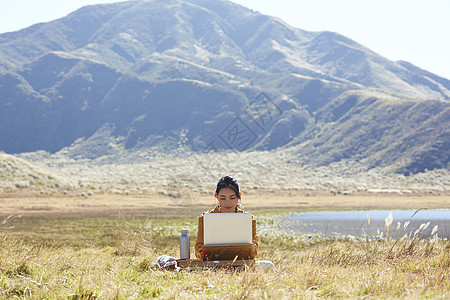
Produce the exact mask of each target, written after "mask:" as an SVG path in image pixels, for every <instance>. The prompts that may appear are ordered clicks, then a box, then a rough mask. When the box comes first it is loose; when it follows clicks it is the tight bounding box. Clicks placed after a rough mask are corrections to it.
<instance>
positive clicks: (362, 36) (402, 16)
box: [0, 0, 450, 79]
mask: <svg viewBox="0 0 450 300" xmlns="http://www.w3.org/2000/svg"><path fill="white" fill-rule="evenodd" d="M212 1H214V0H212ZM111 2H120V0H0V33H3V32H9V31H16V30H19V29H22V28H25V27H28V26H30V25H32V24H35V23H40V22H47V21H51V20H54V19H58V18H61V17H64V16H66V15H67V14H69V13H71V12H72V11H74V10H76V9H78V8H80V7H82V6H85V5H89V4H99V3H111ZM233 2H236V3H239V4H242V5H244V6H246V7H248V8H250V9H253V10H256V11H259V12H261V13H263V14H267V15H271V16H274V17H278V18H280V19H282V20H283V21H285V22H286V23H288V24H289V25H291V26H293V27H297V28H300V29H305V30H310V31H322V30H327V31H333V32H337V33H340V34H342V35H345V36H347V37H349V38H351V39H353V40H355V41H356V42H358V43H360V44H363V45H364V46H366V47H368V48H370V49H371V50H373V51H375V52H377V53H378V54H380V55H382V56H385V57H387V58H388V59H390V60H394V61H396V60H406V61H408V62H411V63H413V64H414V65H416V66H418V67H420V68H422V69H425V70H427V71H430V72H432V73H435V74H437V75H440V76H443V77H446V78H447V79H450V57H449V56H450V0H266V1H263V0H233Z"/></svg>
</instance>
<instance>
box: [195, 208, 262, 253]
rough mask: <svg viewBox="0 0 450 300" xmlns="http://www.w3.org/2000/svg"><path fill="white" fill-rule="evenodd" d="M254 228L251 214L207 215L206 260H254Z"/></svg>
mask: <svg viewBox="0 0 450 300" xmlns="http://www.w3.org/2000/svg"><path fill="white" fill-rule="evenodd" d="M252 228H253V227H252V214H251V213H220V214H219V213H205V214H204V215H203V244H204V246H203V255H204V259H206V260H235V259H253V258H254V254H252V253H253V251H252V250H253V244H252V237H253V234H252Z"/></svg>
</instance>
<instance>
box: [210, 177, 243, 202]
mask: <svg viewBox="0 0 450 300" xmlns="http://www.w3.org/2000/svg"><path fill="white" fill-rule="evenodd" d="M226 187H230V188H232V189H233V190H234V191H235V192H236V196H237V197H239V184H238V182H237V180H236V179H234V178H233V177H232V176H229V175H228V176H224V177H222V178H220V180H219V182H218V183H217V187H216V194H219V192H220V190H221V189H223V188H226Z"/></svg>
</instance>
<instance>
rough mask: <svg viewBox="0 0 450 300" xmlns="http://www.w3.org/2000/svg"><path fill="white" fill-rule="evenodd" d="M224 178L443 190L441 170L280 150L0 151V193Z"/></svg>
mask: <svg viewBox="0 0 450 300" xmlns="http://www.w3.org/2000/svg"><path fill="white" fill-rule="evenodd" d="M226 174H232V175H233V176H234V177H236V178H237V179H238V180H239V181H240V183H241V185H242V186H243V187H246V191H247V192H250V191H258V190H260V189H263V190H266V191H294V192H295V191H302V190H305V191H310V192H315V191H328V192H330V191H331V192H332V193H336V194H338V193H346V194H348V193H354V192H358V191H367V192H372V193H380V192H384V193H391V194H401V193H403V194H411V193H433V194H444V195H445V194H446V195H448V194H449V193H450V188H449V187H450V175H449V173H448V170H446V169H441V170H433V171H427V172H425V173H419V174H414V175H411V176H404V175H400V174H395V173H392V172H391V171H389V170H386V169H382V168H373V169H368V168H367V167H365V166H364V165H362V163H360V162H355V161H342V162H338V163H333V164H330V165H329V166H322V167H311V166H308V165H304V164H303V163H302V162H301V161H300V160H299V158H298V157H297V155H296V154H293V153H291V152H289V151H288V150H283V149H280V150H276V151H253V152H239V153H235V152H221V153H193V152H191V151H189V150H188V149H179V151H178V150H177V151H175V152H173V153H161V151H156V150H155V151H151V150H146V151H136V152H123V153H122V152H121V153H120V155H117V156H114V155H112V156H102V157H99V158H96V159H83V158H81V157H70V156H68V155H67V153H65V152H64V151H61V152H59V153H57V154H53V155H51V154H49V153H46V152H43V151H39V152H34V153H23V154H20V155H8V154H5V153H1V152H0V193H1V192H2V190H3V191H5V192H10V191H16V190H23V189H35V190H41V191H42V192H43V193H46V194H48V193H53V192H56V191H66V192H69V193H70V192H71V191H74V190H76V191H80V192H84V193H86V194H88V193H99V192H108V193H120V194H162V195H166V196H170V197H173V198H177V197H178V198H179V197H184V195H187V196H189V197H197V196H198V195H202V194H205V193H209V192H211V187H214V185H215V184H216V183H217V180H218V179H219V178H220V177H222V176H224V175H226Z"/></svg>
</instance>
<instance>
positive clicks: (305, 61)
mask: <svg viewBox="0 0 450 300" xmlns="http://www.w3.org/2000/svg"><path fill="white" fill-rule="evenodd" d="M0 91H1V94H2V96H1V98H0V108H1V110H0V149H2V150H4V151H6V152H8V153H20V152H29V151H36V150H46V151H49V152H52V153H54V152H58V151H61V149H64V148H66V147H70V145H72V144H73V143H74V142H75V141H77V140H79V139H80V138H81V139H82V140H83V141H85V142H87V141H92V140H90V139H89V138H90V137H92V136H95V135H99V134H101V133H102V134H108V135H111V138H113V139H114V140H120V141H121V143H123V145H124V147H125V149H132V148H134V147H140V145H149V146H151V145H152V143H153V142H155V141H160V139H159V138H158V137H161V136H165V137H167V138H171V139H174V140H177V139H178V138H179V135H180V134H181V132H186V133H185V139H186V140H187V141H186V145H187V146H189V147H191V148H192V149H194V150H196V151H201V150H204V149H208V145H210V144H211V143H213V144H214V147H213V148H214V150H219V149H234V150H239V151H243V150H271V149H277V148H279V147H297V148H298V149H297V150H293V152H292V153H295V155H300V156H302V155H303V156H304V160H305V161H306V162H309V163H315V164H318V165H321V164H327V163H330V162H333V161H339V160H342V159H349V158H354V157H353V156H354V155H362V156H363V158H364V159H366V160H371V159H369V158H373V157H377V155H378V156H380V155H381V156H383V157H384V156H385V155H387V154H382V153H384V152H383V149H391V150H390V151H393V152H394V153H395V155H392V157H393V158H391V159H389V158H385V159H374V161H376V162H378V163H380V164H382V165H386V166H389V165H395V166H396V170H398V171H400V172H404V173H408V172H419V171H421V170H424V169H425V168H426V167H427V166H428V167H431V168H446V167H447V166H448V161H449V157H448V151H447V152H446V151H445V147H444V146H445V145H446V144H445V142H446V140H448V135H449V133H448V130H446V126H443V127H442V128H443V131H442V132H441V134H438V133H436V132H435V133H434V134H433V135H432V136H431V137H434V138H435V139H434V140H432V139H431V138H430V139H431V140H429V141H428V146H427V147H428V148H427V149H428V150H427V149H423V147H424V146H423V145H420V144H419V140H421V139H418V140H408V143H409V144H408V146H409V147H412V148H414V149H416V150H417V151H412V152H411V153H409V152H408V153H407V151H406V150H405V149H403V148H402V147H400V146H399V147H397V149H392V147H391V148H390V146H391V145H389V144H384V147H383V145H380V146H379V147H378V148H376V149H375V150H369V149H371V148H370V147H369V146H368V144H367V143H361V144H360V145H359V146H358V147H365V148H363V149H350V148H351V147H350V148H348V147H349V146H348V145H341V146H338V145H340V144H339V143H337V142H335V143H334V144H333V143H331V142H330V141H333V139H332V138H331V136H333V135H334V136H336V135H337V136H341V138H342V139H349V140H360V139H364V135H359V136H356V135H354V132H351V131H348V130H347V131H346V132H347V134H348V136H347V137H345V138H344V136H342V135H341V134H337V133H336V132H335V129H334V127H333V126H332V125H333V124H334V126H335V125H336V124H337V125H342V124H344V123H345V122H351V123H352V124H351V125H348V126H349V127H350V128H352V127H353V128H354V127H355V124H359V125H360V126H363V128H364V129H365V130H368V131H369V132H373V131H376V127H377V126H374V125H373V124H369V123H367V122H366V123H364V122H360V120H359V119H358V118H359V117H362V116H363V115H361V114H360V113H361V112H362V111H364V109H363V107H362V106H358V101H355V100H351V99H352V96H351V94H352V93H353V94H354V95H356V96H355V97H357V98H358V97H360V98H358V99H362V98H365V97H366V98H367V97H369V98H370V97H374V100H373V101H374V102H376V103H378V104H376V106H369V107H374V108H376V109H375V111H377V112H379V114H380V115H383V116H385V117H386V118H388V119H385V120H384V122H387V123H389V124H391V123H392V124H394V123H393V121H392V120H395V119H399V120H406V115H404V114H405V112H406V111H408V110H402V109H399V108H398V107H402V105H401V104H399V102H398V101H400V102H401V101H403V102H405V101H406V102H408V101H409V102H410V103H416V102H423V103H425V104H423V105H425V106H426V107H429V109H428V110H425V109H424V110H421V109H418V110H417V113H418V114H422V113H423V114H427V116H428V117H426V118H424V119H421V118H419V117H418V118H417V122H421V123H420V124H427V122H429V121H430V120H433V119H434V118H437V119H439V120H440V122H442V123H443V124H444V125H445V124H448V123H449V118H450V117H449V116H448V113H446V112H447V110H446V109H447V108H448V103H449V101H448V100H449V99H450V81H449V80H447V79H445V78H442V77H439V76H437V75H435V74H432V73H430V72H427V71H426V70H422V69H420V68H418V67H416V66H414V65H412V64H410V63H407V62H403V61H399V62H392V61H390V60H388V59H386V58H384V57H382V56H380V55H378V54H376V53H375V52H373V51H371V50H370V49H368V48H366V47H364V46H363V45H361V44H359V43H357V42H355V41H353V40H351V39H348V38H346V37H344V36H342V35H339V34H337V33H333V32H308V31H304V30H301V29H297V28H294V27H291V26H289V25H288V24H286V23H284V22H283V21H282V20H279V19H276V18H272V17H269V16H264V15H262V14H259V13H257V12H254V11H252V10H249V9H247V8H244V7H242V6H240V5H237V4H234V3H232V2H228V1H214V2H211V1H203V0H190V1H181V0H171V1H128V2H120V3H114V4H102V5H93V6H88V7H84V8H81V9H80V10H77V11H75V12H73V13H71V14H69V15H68V16H67V17H64V18H61V19H58V20H55V21H52V22H48V23H43V24H37V25H33V26H31V27H29V28H26V29H23V30H21V31H18V32H14V33H7V34H2V35H0ZM352 91H353V92H352ZM349 93H350V94H349ZM262 94H263V95H265V97H263V98H261V99H262V100H261V99H260V100H261V101H263V102H264V101H265V102H264V103H265V104H269V105H270V106H271V107H272V109H274V110H273V111H272V112H277V111H278V112H280V113H279V114H278V115H276V116H271V117H273V118H272V119H271V121H273V122H271V123H270V124H269V125H267V126H265V127H262V126H261V119H259V120H258V119H257V110H258V109H261V105H262V104H263V103H257V104H258V105H259V106H254V104H255V100H257V99H258V97H259V96H260V95H262ZM348 95H350V96H348ZM358 95H366V96H358ZM370 95H372V96H370ZM361 97H362V98H361ZM355 99H356V98H355ZM340 101H342V102H343V103H342V104H339V103H340ZM386 101H388V102H392V103H394V102H395V103H396V101H397V102H398V103H396V104H394V105H388V106H389V109H391V110H392V111H393V112H395V113H391V114H385V113H384V112H382V111H380V110H379V107H382V106H383V105H385V103H386ZM436 101H438V102H440V103H442V105H437V104H436ZM363 102H364V101H363ZM252 103H253V104H252ZM252 105H253V107H252ZM411 105H412V104H410V106H411ZM352 109H353V110H352ZM358 109H360V110H359V111H358ZM350 110H351V111H352V113H350V114H349V115H348V119H341V117H342V116H344V115H345V113H346V112H348V111H350ZM326 115H329V116H331V119H330V118H324V116H326ZM439 116H440V117H439ZM372 117H373V116H370V114H368V115H367V118H369V119H370V118H372ZM233 120H234V121H233ZM236 120H237V121H236ZM349 120H350V121H349ZM374 120H376V119H374ZM232 121H233V122H236V123H234V124H232V123H230V122H232ZM336 122H337V123H336ZM340 122H343V123H340ZM377 122H379V121H374V124H378V123H377ZM108 124H109V125H108ZM395 124H396V126H399V127H403V131H402V130H400V131H402V132H403V133H408V134H409V133H410V134H412V135H414V132H409V131H408V128H406V127H405V124H406V121H405V124H402V123H401V122H397V123H395ZM429 124H432V122H431V121H430V122H429ZM433 124H434V123H433ZM111 125H112V126H113V127H114V128H115V129H114V130H113V131H104V130H103V129H102V128H105V127H104V126H111ZM232 125H234V126H238V125H239V126H247V128H248V130H247V132H248V136H247V137H246V138H248V139H249V140H251V143H249V144H248V145H247V144H245V146H246V147H243V146H242V145H241V146H239V147H238V146H236V145H231V144H230V141H226V140H225V141H224V132H225V131H224V130H226V129H230V128H232V127H230V126H232ZM227 126H228V127H227ZM392 126H393V127H395V126H394V125H392ZM337 127H339V126H337ZM425 127H427V126H425ZM447 127H448V126H447ZM242 128H244V127H242ZM323 128H325V129H327V130H328V131H327V132H324V133H323V135H322V137H321V136H316V134H317V133H318V132H321V131H323V130H324V129H323ZM411 128H414V130H419V129H420V126H412V127H411ZM427 128H429V127H427ZM410 130H411V129H410ZM421 130H422V129H421ZM426 131H427V129H424V130H422V131H421V132H426ZM384 134H386V135H389V134H393V136H392V137H391V138H392V139H393V138H394V137H396V138H397V139H401V140H404V141H406V139H405V138H403V137H399V136H396V135H395V131H393V129H392V128H387V129H386V132H384ZM369 135H370V134H369ZM323 136H328V137H329V138H328V140H329V141H323ZM373 136H379V134H376V133H374V134H373ZM352 137H353V139H352ZM334 140H335V139H334ZM387 140H389V139H386V141H387ZM160 142H161V141H160ZM311 143H313V144H314V143H315V144H316V145H318V146H319V145H322V146H321V147H322V148H321V147H319V148H318V149H316V150H311V151H310V150H308V151H306V153H308V155H309V156H311V157H305V155H304V154H302V153H301V151H303V150H304V149H309V148H308V147H307V145H309V144H311ZM330 143H331V144H330ZM301 144H303V146H301V147H300V146H298V145H301ZM350 144H351V143H350ZM331 145H335V146H336V147H337V148H339V149H338V151H340V152H342V153H347V154H342V153H341V154H339V155H338V154H336V155H334V156H333V155H331V156H330V155H329V153H328V152H329V149H330V147H331ZM88 146H92V147H93V148H94V149H97V148H96V147H95V145H91V144H89V145H87V146H86V147H87V148H89V147H88ZM305 147H306V148H305ZM353 147H357V145H355V146H353ZM368 147H369V148H368ZM435 147H437V148H436V149H437V150H433V151H438V152H439V153H442V154H443V155H444V157H443V158H442V159H433V160H432V161H433V163H431V162H430V159H429V157H430V156H435V154H433V153H434V152H433V151H432V149H434V148H435ZM87 148H86V149H87ZM331 148H332V147H331ZM425 148H426V147H425ZM293 149H294V148H293ZM419 149H422V150H419ZM102 151H106V149H103V150H100V149H98V153H97V155H98V156H101V155H102ZM371 151H373V153H372V152H371ZM385 152H386V151H385ZM349 153H350V154H349ZM427 153H429V154H427ZM403 154H405V155H406V157H403V156H402V155H403ZM421 155H424V157H422V158H421ZM89 156H91V154H89ZM414 157H416V158H417V159H415V158H414ZM398 161H404V163H398ZM420 161H421V162H420ZM426 162H428V163H426ZM371 165H372V166H375V165H376V163H372V164H371ZM413 165H414V166H415V167H411V166H413ZM408 166H409V167H408Z"/></svg>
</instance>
